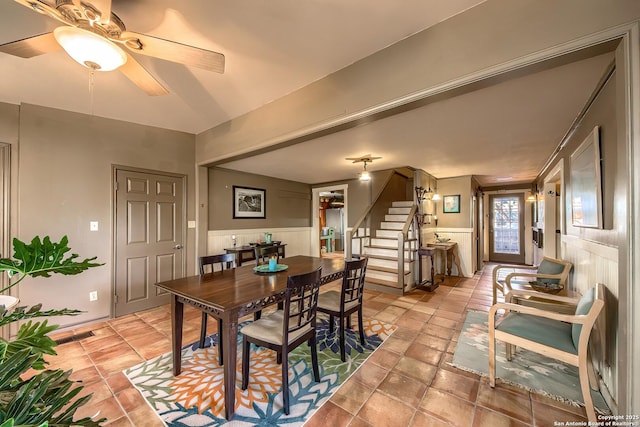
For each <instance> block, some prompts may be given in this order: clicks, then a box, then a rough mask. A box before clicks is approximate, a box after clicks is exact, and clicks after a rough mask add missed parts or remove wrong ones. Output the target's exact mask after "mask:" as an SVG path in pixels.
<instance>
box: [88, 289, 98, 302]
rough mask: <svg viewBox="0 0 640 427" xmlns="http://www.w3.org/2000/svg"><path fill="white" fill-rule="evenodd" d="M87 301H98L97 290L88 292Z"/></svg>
mask: <svg viewBox="0 0 640 427" xmlns="http://www.w3.org/2000/svg"><path fill="white" fill-rule="evenodd" d="M89 301H98V291H91V292H89Z"/></svg>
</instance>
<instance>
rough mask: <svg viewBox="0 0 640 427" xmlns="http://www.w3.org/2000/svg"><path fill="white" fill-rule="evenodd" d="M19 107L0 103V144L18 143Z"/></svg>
mask: <svg viewBox="0 0 640 427" xmlns="http://www.w3.org/2000/svg"><path fill="white" fill-rule="evenodd" d="M19 116H20V107H19V106H17V105H14V104H5V103H3V102H0V142H4V143H7V144H14V143H16V142H18V129H19V122H18V120H19Z"/></svg>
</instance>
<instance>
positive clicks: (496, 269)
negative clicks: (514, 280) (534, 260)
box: [493, 264, 538, 282]
mask: <svg viewBox="0 0 640 427" xmlns="http://www.w3.org/2000/svg"><path fill="white" fill-rule="evenodd" d="M537 269H538V267H536V266H530V267H529V266H526V267H525V266H523V267H518V266H513V265H504V264H499V265H496V266H495V267H494V268H493V281H494V282H495V281H496V279H497V277H498V272H499V271H500V270H513V271H514V272H513V273H511V274H515V273H517V271H518V270H522V274H531V273H525V271H531V270H537ZM533 274H535V273H533Z"/></svg>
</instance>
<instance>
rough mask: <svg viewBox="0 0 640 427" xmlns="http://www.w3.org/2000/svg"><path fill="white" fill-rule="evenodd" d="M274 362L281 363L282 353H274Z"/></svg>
mask: <svg viewBox="0 0 640 427" xmlns="http://www.w3.org/2000/svg"><path fill="white" fill-rule="evenodd" d="M276 363H277V364H278V365H281V364H282V353H280V352H278V353H276Z"/></svg>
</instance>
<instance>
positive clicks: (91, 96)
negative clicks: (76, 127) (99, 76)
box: [89, 68, 96, 116]
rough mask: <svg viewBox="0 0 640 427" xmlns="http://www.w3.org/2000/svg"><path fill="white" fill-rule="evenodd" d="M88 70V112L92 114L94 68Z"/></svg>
mask: <svg viewBox="0 0 640 427" xmlns="http://www.w3.org/2000/svg"><path fill="white" fill-rule="evenodd" d="M90 70H91V71H90V72H89V113H90V114H91V115H92V116H93V87H94V85H95V78H96V70H95V68H90Z"/></svg>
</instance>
